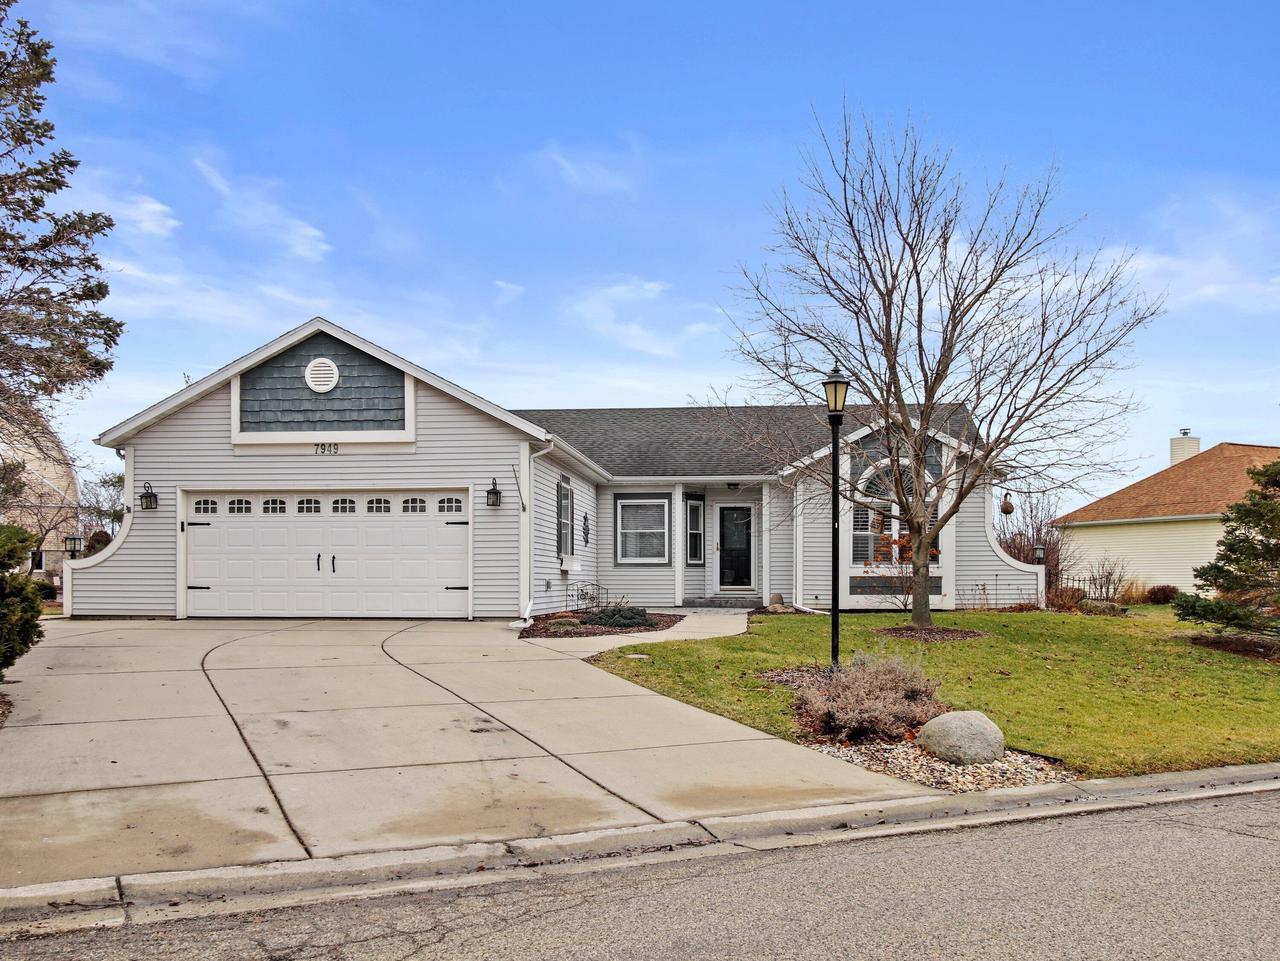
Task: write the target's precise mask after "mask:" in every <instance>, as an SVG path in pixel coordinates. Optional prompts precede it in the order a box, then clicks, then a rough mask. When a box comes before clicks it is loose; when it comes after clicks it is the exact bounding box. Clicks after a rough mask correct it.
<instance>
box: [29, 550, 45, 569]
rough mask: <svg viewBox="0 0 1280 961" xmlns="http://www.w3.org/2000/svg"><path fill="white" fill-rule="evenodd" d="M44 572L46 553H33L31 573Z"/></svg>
mask: <svg viewBox="0 0 1280 961" xmlns="http://www.w3.org/2000/svg"><path fill="white" fill-rule="evenodd" d="M43 570H44V551H32V552H31V573H32V574H37V573H39V572H40V571H43Z"/></svg>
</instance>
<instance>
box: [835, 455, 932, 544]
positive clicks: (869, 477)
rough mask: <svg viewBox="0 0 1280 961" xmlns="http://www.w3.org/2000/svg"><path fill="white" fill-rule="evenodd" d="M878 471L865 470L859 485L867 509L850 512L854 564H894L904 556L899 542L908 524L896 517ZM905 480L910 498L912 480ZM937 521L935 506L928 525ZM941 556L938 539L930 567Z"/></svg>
mask: <svg viewBox="0 0 1280 961" xmlns="http://www.w3.org/2000/svg"><path fill="white" fill-rule="evenodd" d="M880 466H881V468H882V467H883V466H884V465H880ZM879 469H880V468H876V467H873V468H871V469H870V470H868V471H867V472H866V473H865V474H863V475H862V478H861V480H860V482H859V484H858V489H859V490H860V491H861V492H862V499H863V500H864V501H866V506H863V505H862V504H855V505H854V508H853V524H852V527H853V535H852V537H853V541H852V544H851V552H850V555H849V558H850V560H851V561H852V562H853V563H855V564H869V565H871V566H875V565H877V564H897V563H898V562H899V560H901V559H904V558H905V557H906V556H907V554H906V553H905V552H904V551H903V550H902V548H901V547H900V546H899V544H898V541H899V540H900V539H903V540H905V538H906V537H907V523H906V521H904V520H903V519H902V518H901V517H900V516H899V511H898V505H897V503H896V502H895V501H894V500H893V497H892V495H891V494H890V492H889V487H888V484H887V483H886V482H885V480H884V478H883V477H881V476H879V475H877V473H876V471H877V470H879ZM905 480H906V493H907V496H910V495H911V493H912V484H911V479H910V478H906V479H905ZM937 520H938V508H937V507H936V506H935V507H934V508H933V512H932V514H931V516H930V519H929V523H930V524H934V523H936V522H937ZM941 555H942V551H941V547H940V546H939V542H938V538H935V539H934V551H933V555H932V556H931V557H930V559H929V563H930V564H937V563H938V561H939V560H940V558H941Z"/></svg>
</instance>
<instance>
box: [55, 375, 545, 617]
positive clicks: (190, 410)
mask: <svg viewBox="0 0 1280 961" xmlns="http://www.w3.org/2000/svg"><path fill="white" fill-rule="evenodd" d="M415 397H416V421H417V424H416V426H417V442H416V444H414V445H412V446H407V447H406V448H405V449H404V450H403V451H400V450H387V449H380V450H364V449H362V448H361V446H360V445H357V444H350V445H346V444H344V445H342V446H341V448H340V451H341V452H340V453H338V454H329V455H326V454H314V453H313V449H312V447H311V446H309V445H308V446H306V447H303V448H299V449H298V450H297V451H290V452H280V451H278V450H270V449H268V450H265V451H258V450H243V449H241V450H235V449H233V448H232V445H231V389H230V386H229V385H227V386H223V387H221V388H219V389H217V390H215V391H214V392H212V393H211V394H209V395H207V396H205V397H203V398H201V399H199V400H196V401H193V402H192V403H190V404H188V405H187V406H186V407H184V408H182V409H181V410H178V411H175V412H174V413H173V414H171V415H170V416H168V417H166V418H165V419H164V420H162V421H160V422H158V423H156V424H154V425H153V426H151V427H149V428H147V429H146V430H144V431H142V432H140V433H139V434H138V435H137V436H136V437H135V438H133V440H131V441H130V446H131V447H132V449H133V453H132V458H133V465H132V473H133V479H134V485H135V487H136V488H137V490H141V488H142V484H143V483H144V482H149V483H150V484H151V485H152V487H153V488H154V489H155V491H156V493H157V494H159V495H160V504H159V507H158V509H156V510H154V511H141V510H137V509H136V507H135V509H134V512H133V516H132V519H131V522H130V524H131V526H130V529H129V532H128V534H127V536H126V538H125V540H124V541H123V542H121V544H120V545H119V547H118V548H117V549H116V550H115V551H114V552H113V553H112V554H111V555H110V556H107V557H105V558H104V559H103V560H102V562H101V563H99V564H96V565H94V566H91V567H88V568H85V569H83V570H78V571H76V572H75V575H74V578H73V581H74V584H73V605H74V611H73V613H75V614H84V615H93V614H103V615H113V614H117V615H155V616H162V617H164V616H172V615H173V614H174V613H175V611H176V609H177V592H178V589H179V585H178V583H177V567H176V558H177V555H178V537H179V534H178V524H177V521H178V517H177V515H176V513H175V511H176V506H177V505H176V501H177V493H176V490H177V488H178V487H184V488H188V489H192V490H201V489H203V490H206V491H208V490H217V489H218V488H219V487H220V486H222V485H226V486H229V487H232V488H240V489H244V488H247V487H255V488H257V489H259V490H270V489H272V488H275V489H279V490H288V489H294V490H298V489H302V490H315V491H317V496H321V494H322V493H324V492H327V491H339V490H353V491H360V490H363V491H365V492H367V491H368V489H369V488H378V487H381V488H399V489H400V490H405V489H410V490H413V489H419V490H420V489H431V488H435V489H458V488H464V489H468V490H470V491H472V495H473V503H474V508H473V514H474V523H473V525H472V552H473V561H472V566H473V571H474V575H473V579H472V591H473V604H474V614H475V616H477V617H512V616H515V615H516V614H517V613H518V610H517V609H518V607H519V593H518V590H519V569H520V551H519V517H520V501H519V498H517V497H511V496H508V497H504V498H503V499H502V506H501V507H486V506H485V503H484V500H485V499H484V491H485V490H486V489H487V488H488V486H489V484H490V479H491V478H492V477H494V476H497V477H504V476H505V477H510V476H511V465H512V464H518V463H519V460H520V444H521V440H522V439H523V435H522V434H520V433H519V432H518V431H516V430H515V429H514V428H512V427H510V426H508V425H506V424H504V423H502V422H501V421H499V420H497V419H496V418H494V417H491V416H489V415H487V414H485V413H483V412H481V411H479V410H477V409H475V408H474V407H471V406H470V405H468V404H465V403H463V402H462V401H460V400H457V399H456V398H453V397H450V396H448V395H447V394H444V393H442V392H440V391H437V390H434V389H432V388H430V387H427V386H426V385H424V384H419V385H418V389H417V390H416V391H415ZM477 491H478V495H477V493H476V492H477ZM135 493H136V491H133V492H130V491H126V492H125V496H126V498H131V497H132V496H133V495H134V494H135ZM399 501H400V498H396V501H395V502H394V503H393V512H394V513H397V514H398V513H399V512H400V507H401V505H400V503H399ZM432 509H433V510H434V500H433V501H432ZM183 589H184V590H185V585H183Z"/></svg>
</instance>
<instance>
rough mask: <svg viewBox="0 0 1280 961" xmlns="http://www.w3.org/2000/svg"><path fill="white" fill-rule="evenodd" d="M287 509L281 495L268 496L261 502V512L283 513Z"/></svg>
mask: <svg viewBox="0 0 1280 961" xmlns="http://www.w3.org/2000/svg"><path fill="white" fill-rule="evenodd" d="M286 510H287V507H286V505H285V502H284V498H283V497H268V498H267V499H266V500H264V501H263V502H262V513H264V514H283V513H284V512H285V511H286Z"/></svg>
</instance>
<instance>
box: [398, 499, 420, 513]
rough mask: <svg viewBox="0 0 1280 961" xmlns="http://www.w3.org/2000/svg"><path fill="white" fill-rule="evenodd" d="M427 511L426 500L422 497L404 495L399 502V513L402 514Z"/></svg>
mask: <svg viewBox="0 0 1280 961" xmlns="http://www.w3.org/2000/svg"><path fill="white" fill-rule="evenodd" d="M426 512H427V501H426V499H425V498H422V497H406V498H405V499H404V500H402V501H401V502H400V513H402V514H425V513H426Z"/></svg>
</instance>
